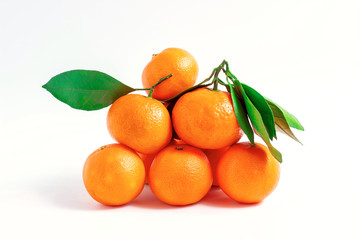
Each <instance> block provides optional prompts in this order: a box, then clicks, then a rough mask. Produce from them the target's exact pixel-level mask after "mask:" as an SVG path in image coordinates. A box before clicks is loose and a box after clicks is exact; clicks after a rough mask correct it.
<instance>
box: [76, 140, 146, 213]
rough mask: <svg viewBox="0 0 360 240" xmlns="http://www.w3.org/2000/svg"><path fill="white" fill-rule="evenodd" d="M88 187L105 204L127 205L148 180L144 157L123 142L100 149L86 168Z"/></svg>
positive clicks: (85, 177)
mask: <svg viewBox="0 0 360 240" xmlns="http://www.w3.org/2000/svg"><path fill="white" fill-rule="evenodd" d="M83 180H84V184H85V188H86V190H87V191H88V193H89V194H90V196H91V197H92V198H93V199H95V200H96V201H98V202H99V203H102V204H104V205H112V206H116V205H123V204H126V203H128V202H130V201H131V200H133V199H135V198H136V197H137V196H138V195H139V194H140V193H141V191H142V189H143V187H144V182H145V167H144V164H143V163H142V161H141V159H140V157H139V156H138V155H137V154H136V153H135V152H134V151H133V150H132V149H130V148H128V147H127V146H125V145H122V144H110V145H106V146H103V147H101V148H99V149H97V150H96V151H95V152H93V153H92V154H90V156H89V157H88V158H87V160H86V162H85V165H84V168H83Z"/></svg>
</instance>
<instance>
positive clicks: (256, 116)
mask: <svg viewBox="0 0 360 240" xmlns="http://www.w3.org/2000/svg"><path fill="white" fill-rule="evenodd" d="M234 83H235V86H237V88H238V90H240V93H241V95H242V97H243V98H244V102H245V106H246V110H247V112H248V114H249V117H250V120H251V123H252V125H253V127H254V129H255V133H256V134H257V135H259V136H260V137H261V138H262V140H263V141H264V142H265V143H266V145H267V146H268V148H269V150H270V152H271V154H272V155H273V156H274V157H275V159H276V160H278V161H279V162H280V163H281V162H282V155H281V153H280V152H279V151H278V150H277V149H276V148H274V147H273V146H272V144H271V142H270V137H269V134H268V132H267V130H266V127H265V124H264V122H263V120H262V118H261V114H260V112H259V111H258V110H257V109H256V107H255V106H254V104H253V103H252V101H251V100H250V99H249V97H248V96H247V95H246V93H245V90H244V88H243V86H242V84H241V83H240V82H239V80H237V79H234Z"/></svg>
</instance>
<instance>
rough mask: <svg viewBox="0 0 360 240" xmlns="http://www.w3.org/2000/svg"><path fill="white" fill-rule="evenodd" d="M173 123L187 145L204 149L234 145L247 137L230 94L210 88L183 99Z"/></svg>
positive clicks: (174, 114)
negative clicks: (244, 134) (244, 136)
mask: <svg viewBox="0 0 360 240" xmlns="http://www.w3.org/2000/svg"><path fill="white" fill-rule="evenodd" d="M172 121H173V126H174V129H175V131H176V133H177V135H178V136H179V137H180V138H181V139H182V140H183V141H184V142H186V143H187V144H190V145H192V146H195V147H198V148H203V149H219V148H223V147H226V146H230V145H231V144H233V143H235V142H237V141H238V140H239V139H240V138H241V136H242V134H243V132H242V130H241V129H240V127H239V125H238V122H237V120H236V116H235V113H234V108H233V105H232V101H231V98H230V96H229V93H225V92H222V91H212V90H210V89H207V88H200V89H197V90H195V91H191V92H188V93H186V94H184V95H183V96H181V97H180V98H179V100H178V101H177V102H176V104H175V106H174V109H173V111H172Z"/></svg>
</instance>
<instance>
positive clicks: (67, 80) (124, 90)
mask: <svg viewBox="0 0 360 240" xmlns="http://www.w3.org/2000/svg"><path fill="white" fill-rule="evenodd" d="M42 87H43V88H45V89H46V90H48V91H49V92H50V93H51V94H52V95H53V96H54V97H55V98H57V99H58V100H60V101H61V102H63V103H66V104H68V105H69V106H70V107H72V108H75V109H81V110H87V111H91V110H98V109H101V108H104V107H107V106H109V105H110V104H112V103H113V102H114V101H115V100H116V99H118V98H119V97H121V96H124V95H126V94H128V93H130V92H132V91H135V89H133V88H131V87H129V86H127V85H125V84H123V83H121V82H119V81H118V80H116V79H115V78H113V77H111V76H109V75H107V74H105V73H102V72H99V71H92V70H72V71H68V72H63V73H60V74H58V75H56V76H55V77H53V78H51V79H50V81H49V82H47V83H46V84H45V85H43V86H42Z"/></svg>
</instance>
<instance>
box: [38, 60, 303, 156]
mask: <svg viewBox="0 0 360 240" xmlns="http://www.w3.org/2000/svg"><path fill="white" fill-rule="evenodd" d="M220 72H223V73H225V77H226V82H224V81H222V80H221V79H220V78H219V73H220ZM171 76H172V75H171V74H170V75H168V76H166V77H164V78H162V79H160V80H159V82H158V83H157V84H155V85H154V86H153V87H151V88H148V89H146V90H150V94H149V96H151V93H152V91H153V89H154V88H155V86H157V85H158V84H159V83H161V82H162V81H164V80H166V79H167V78H169V77H171ZM218 84H221V85H223V86H225V87H226V89H227V91H228V92H229V93H230V94H231V98H232V101H233V106H234V111H235V115H236V119H237V121H238V123H239V126H240V128H241V129H242V130H243V131H244V133H245V134H246V136H247V137H248V139H249V141H250V142H251V143H252V144H255V142H254V134H257V135H258V136H260V137H261V138H262V139H263V141H264V142H265V143H266V144H267V146H268V148H269V150H270V152H271V153H272V155H273V156H274V157H275V158H276V159H277V160H278V161H279V162H282V156H281V153H280V152H279V151H278V150H277V149H275V148H274V147H273V146H272V144H271V141H272V140H273V139H274V138H275V139H276V138H277V136H276V131H280V132H283V133H285V134H286V135H288V136H289V137H291V138H292V139H294V140H296V141H297V142H299V143H300V141H299V140H298V139H297V138H296V137H295V135H294V133H293V132H292V130H291V128H295V129H298V130H304V128H303V126H302V125H301V124H300V122H299V120H298V119H297V118H296V117H295V116H294V115H292V114H290V113H289V112H287V111H286V110H285V109H283V108H282V107H280V106H279V105H278V104H276V103H274V102H273V101H271V100H270V99H268V98H265V97H263V96H262V95H261V94H260V93H258V92H257V91H256V90H254V89H253V88H251V87H249V86H248V85H246V84H244V83H241V82H240V81H239V80H238V79H237V78H236V76H235V75H234V74H232V72H231V71H230V69H229V64H228V63H227V62H226V61H225V60H224V61H223V62H222V63H221V64H220V65H219V66H218V67H217V68H215V69H214V70H213V72H212V73H211V75H210V76H209V77H208V78H207V79H205V80H204V81H202V82H201V83H199V84H197V85H195V86H193V87H191V88H189V89H186V90H185V91H183V92H181V93H179V94H178V95H176V96H174V97H173V98H170V99H167V100H166V102H169V103H170V104H169V106H170V109H171V107H172V106H173V105H174V104H175V102H176V101H177V99H179V98H180V97H181V96H182V95H184V94H185V93H187V92H190V91H193V90H195V89H197V88H202V87H208V86H210V85H214V90H217V88H218ZM43 88H45V89H46V90H48V91H49V92H50V93H51V94H52V95H53V96H54V97H55V98H57V99H58V100H60V101H62V102H64V103H66V104H68V105H69V106H70V107H72V108H75V109H81V110H86V111H91V110H98V109H101V108H105V107H107V106H109V105H111V104H112V103H113V102H114V101H115V100H116V99H118V98H119V97H121V96H124V95H126V94H128V93H130V92H133V91H136V90H145V89H137V88H132V87H129V86H127V85H125V84H123V83H121V82H120V81H118V80H116V79H115V78H113V77H111V76H109V75H107V74H105V73H102V72H99V71H91V70H72V71H67V72H63V73H61V74H58V75H56V76H55V77H53V78H51V79H50V81H49V82H47V83H46V84H45V85H43Z"/></svg>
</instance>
